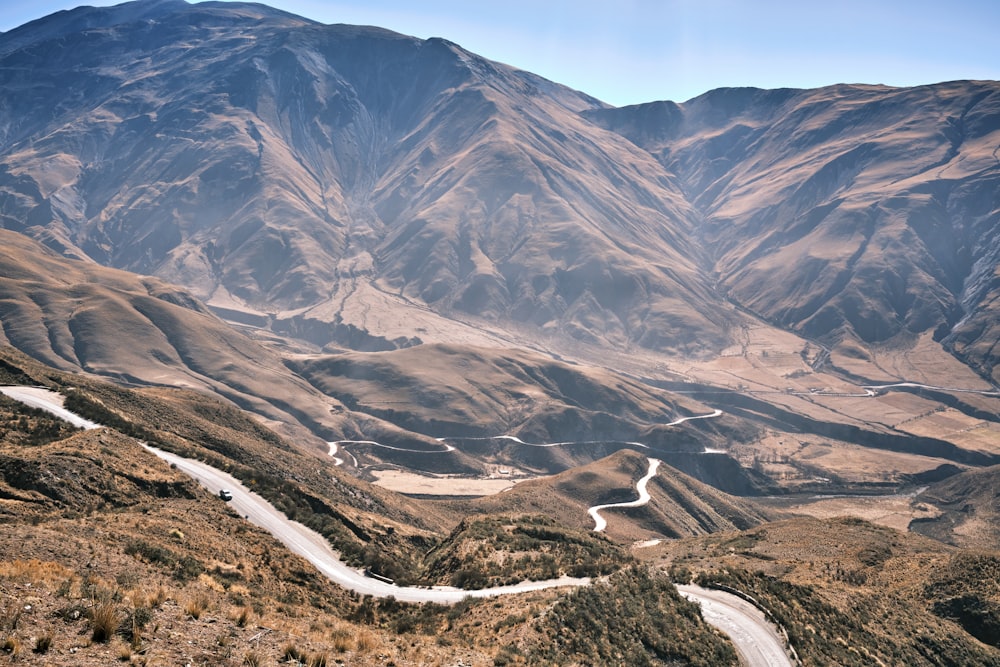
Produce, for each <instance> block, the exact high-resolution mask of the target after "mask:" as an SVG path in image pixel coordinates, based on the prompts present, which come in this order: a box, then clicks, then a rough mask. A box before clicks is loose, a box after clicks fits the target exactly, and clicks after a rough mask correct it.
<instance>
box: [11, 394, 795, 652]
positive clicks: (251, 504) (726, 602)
mask: <svg viewBox="0 0 1000 667" xmlns="http://www.w3.org/2000/svg"><path fill="white" fill-rule="evenodd" d="M0 392H2V393H3V394H5V395H7V396H9V397H11V398H13V399H15V400H18V401H21V402H22V403H25V404H27V405H29V406H31V407H35V408H40V409H42V410H46V411H48V412H50V413H52V414H54V415H56V416H58V417H60V418H62V419H65V420H66V421H68V422H70V423H72V424H74V425H75V426H77V427H79V428H85V429H94V428H101V425H100V424H96V423H94V422H92V421H89V420H86V419H83V418H82V417H80V416H79V415H76V414H73V413H72V412H70V411H68V410H66V409H65V408H64V407H63V397H62V396H60V395H59V394H57V393H55V392H52V391H49V390H47V389H44V388H38V387H0ZM706 416H707V415H706ZM689 419H690V418H689ZM330 445H331V452H330V453H331V455H333V454H335V453H336V450H335V449H333V447H334V444H333V443H330ZM143 447H145V448H146V449H147V450H148V451H150V452H151V453H153V454H155V455H156V456H158V457H159V458H161V459H163V460H164V461H166V462H167V463H170V464H172V465H174V466H176V467H177V469H178V470H180V471H181V472H184V473H185V474H187V475H189V476H191V477H193V478H194V479H195V480H196V481H198V483H200V484H201V485H202V486H204V487H205V488H206V489H208V490H209V491H211V492H212V493H213V494H215V493H217V492H218V491H219V490H220V489H228V490H229V491H231V492H232V495H233V498H232V500H231V501H230V502H229V506H230V507H231V508H232V509H233V510H234V511H235V512H238V513H239V514H240V515H241V516H243V517H245V518H246V519H247V520H248V521H250V522H251V523H253V524H255V525H257V526H260V527H261V528H263V529H265V530H267V531H268V532H270V533H271V534H272V535H273V536H274V537H275V538H277V539H278V541H280V542H281V543H283V544H284V545H285V546H286V547H288V548H289V549H290V550H291V551H293V552H295V553H297V554H299V555H300V556H302V557H303V558H305V559H306V560H308V561H309V562H310V563H312V564H313V565H314V566H315V567H316V569H317V570H319V571H320V572H321V573H322V574H323V575H325V576H326V577H328V578H329V579H330V580H331V581H333V582H335V583H337V584H339V585H341V586H343V587H345V588H347V589H349V590H352V591H355V592H357V593H359V594H361V595H372V596H374V597H394V598H395V599H397V600H400V601H402V602H415V603H419V602H435V603H438V604H454V603H456V602H459V601H461V600H463V599H465V598H488V597H496V596H499V595H510V594H515V593H525V592H529V591H536V590H541V589H546V588H556V587H565V586H585V585H588V584H590V583H591V581H590V579H589V578H580V579H576V578H571V577H562V578H560V579H549V580H546V581H525V582H522V583H520V584H515V585H513V586H496V587H493V588H484V589H480V590H462V589H458V588H453V587H448V586H435V587H430V588H417V587H408V586H397V585H395V584H390V583H388V582H384V581H380V580H378V579H373V578H371V577H366V576H365V575H364V574H363V572H361V571H359V570H357V569H354V568H352V567H350V566H348V565H347V564H346V563H344V562H343V561H341V560H340V559H339V557H338V556H337V554H336V553H335V552H334V551H333V549H332V548H331V547H330V544H329V543H328V542H327V541H326V540H325V539H324V538H323V537H322V536H321V535H320V534H319V533H317V532H315V531H313V530H311V529H309V528H307V527H306V526H304V525H302V524H300V523H298V522H296V521H292V520H290V519H288V518H287V517H286V516H285V515H284V514H282V513H281V512H279V511H278V510H277V509H275V508H274V506H272V505H271V504H270V503H269V502H267V501H266V500H265V499H264V498H263V497H261V496H259V495H257V494H256V493H254V492H253V491H251V490H249V489H248V488H247V487H245V486H244V485H243V484H242V483H241V482H239V480H237V479H236V478H234V477H233V476H232V475H229V474H228V473H225V472H223V471H221V470H217V469H216V468H213V467H211V466H209V465H208V464H206V463H202V462H200V461H195V460H192V459H186V458H184V457H181V456H177V455H176V454H172V453H170V452H166V451H163V450H161V449H157V448H155V447H151V446H149V445H147V444H145V443H143ZM659 463H660V461H659V460H657V459H652V458H651V459H649V471H648V472H647V473H646V476H645V477H643V478H642V479H641V480H639V482H638V483H637V484H636V489H637V490H638V491H639V499H638V500H636V501H633V502H631V503H615V504H611V505H599V506H596V507H592V508H590V510H589V511H590V512H591V516H593V517H594V521H595V523H599V524H600V528H601V529H603V527H604V525H606V522H605V521H604V519H603V518H602V517H601V516H600V515H599V514H598V512H599V510H601V509H607V508H609V507H638V506H640V505H642V504H645V503H647V502H649V493H648V492H647V491H646V484H647V483H648V482H649V480H650V479H652V478H653V476H654V475H655V474H656V470H657V468H658V467H659ZM219 502H222V501H221V500H220V501H219ZM595 530H597V528H595ZM678 590H679V592H680V593H681V594H682V595H684V596H685V597H687V598H689V599H692V600H695V601H697V602H699V603H700V604H701V606H702V616H703V617H704V619H705V621H706V622H707V623H709V624H711V625H713V626H715V627H717V628H718V629H719V630H721V631H722V632H724V633H726V634H727V635H728V636H729V637H730V639H731V640H732V641H733V644H734V645H735V646H736V650H737V651H738V653H739V654H740V656H741V658H742V659H743V660H744V661H745V663H746V665H748V666H749V667H791V666H792V662H791V661H790V660H789V659H788V657H787V656H786V655H785V653H784V649H783V642H782V640H781V638H780V636H779V635H778V633H777V631H776V630H775V628H774V627H773V626H772V625H771V624H770V623H768V622H767V620H766V619H765V618H764V615H763V614H762V613H761V612H760V611H759V610H757V609H756V608H755V607H753V605H750V604H749V603H747V602H745V601H744V600H742V599H741V598H739V597H737V596H735V595H730V594H728V593H723V592H721V591H714V590H707V589H703V588H699V587H697V586H678Z"/></svg>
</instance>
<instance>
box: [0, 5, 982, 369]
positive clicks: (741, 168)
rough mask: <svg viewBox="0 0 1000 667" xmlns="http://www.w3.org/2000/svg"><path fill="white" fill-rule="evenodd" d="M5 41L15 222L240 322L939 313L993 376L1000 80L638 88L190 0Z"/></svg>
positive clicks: (905, 327)
mask: <svg viewBox="0 0 1000 667" xmlns="http://www.w3.org/2000/svg"><path fill="white" fill-rule="evenodd" d="M0 58H2V60H0V77H2V78H0V83H2V88H0V91H2V92H0V110H2V112H3V114H4V117H5V118H7V121H6V122H5V123H4V127H3V128H2V131H0V210H2V215H3V218H2V220H3V225H4V226H5V227H7V228H10V229H14V230H16V231H19V232H22V233H25V234H28V235H30V236H32V237H34V238H36V239H38V240H40V241H42V242H43V243H45V244H47V245H49V246H50V247H52V248H55V249H57V250H58V251H59V252H61V253H62V254H64V255H66V256H70V257H75V258H80V259H85V260H90V261H94V262H97V263H100V264H103V265H107V266H113V267H116V268H120V269H125V270H128V271H132V272H135V273H140V274H144V275H155V276H157V277H160V278H162V279H164V280H167V281H169V282H172V283H175V284H178V285H182V286H184V287H185V288H187V289H188V290H190V291H191V292H192V294H193V295H194V296H195V297H197V298H198V299H200V300H202V301H204V302H205V303H207V304H208V305H209V306H210V307H212V308H214V309H216V312H218V313H220V314H222V315H223V316H224V317H227V318H229V319H232V320H236V321H242V322H245V323H248V324H253V325H257V326H264V327H266V328H269V329H270V330H271V331H275V332H279V333H281V334H283V335H290V336H293V337H298V338H302V339H305V340H308V341H311V342H313V343H315V344H317V345H320V346H323V345H334V346H338V347H354V348H365V347H367V348H369V349H386V348H389V347H399V346H406V345H413V344H415V343H417V342H418V341H425V340H426V341H432V342H448V341H454V340H455V339H456V338H460V337H461V336H462V332H461V331H460V330H458V324H457V323H462V324H466V325H469V324H471V325H473V326H476V325H479V324H481V323H482V324H485V325H487V326H486V327H481V328H486V329H493V330H494V331H495V332H496V334H497V335H503V334H508V335H509V332H511V331H516V332H518V333H519V334H521V335H523V336H525V337H528V338H529V339H535V340H538V339H541V340H545V341H551V342H547V345H548V346H549V347H552V348H555V349H559V348H560V347H563V348H569V349H572V344H573V343H574V342H578V341H579V342H583V343H588V344H592V345H596V346H598V347H601V346H615V347H620V348H630V347H633V346H635V347H639V348H645V349H651V350H656V351H658V352H664V353H670V354H681V355H689V356H691V355H693V356H699V355H702V356H704V355H712V354H716V353H718V352H719V351H720V350H722V349H723V348H725V347H726V345H727V344H729V343H730V342H731V341H732V340H733V338H734V336H733V332H734V331H736V330H738V329H739V327H740V326H741V325H742V324H746V323H747V322H748V321H749V322H755V321H759V320H763V321H764V322H766V323H768V324H769V325H774V326H780V327H783V328H787V329H790V330H792V331H795V332H798V333H800V334H802V335H804V336H807V337H809V338H813V339H818V340H821V341H824V342H826V343H829V344H836V343H838V342H841V341H844V340H850V341H861V342H863V343H870V344H883V343H886V342H887V341H901V340H903V339H905V338H907V337H912V336H914V335H919V334H921V333H923V332H927V331H930V332H933V333H934V336H935V338H936V339H937V340H940V341H941V342H942V344H943V345H945V346H946V347H947V349H949V350H951V351H953V352H954V353H956V354H958V355H959V356H960V357H961V358H962V359H964V360H965V361H966V362H967V363H969V364H970V365H971V366H972V367H973V368H975V369H976V370H977V371H978V372H980V373H982V374H983V375H984V376H986V377H990V376H991V373H992V368H993V363H994V358H995V352H994V348H995V345H996V342H997V331H996V327H995V322H996V321H997V317H996V313H995V310H994V307H995V303H996V299H997V289H998V282H997V276H996V266H997V263H998V259H1000V258H998V256H997V253H998V252H1000V251H998V249H997V248H998V245H1000V243H998V240H997V230H998V225H997V216H998V212H997V211H998V203H997V200H996V192H997V191H998V187H997V185H998V184H997V174H998V160H997V156H996V147H997V134H996V133H997V132H998V125H1000V96H998V92H997V84H996V83H993V82H971V81H970V82H954V83H947V84H940V85H934V86H926V87H921V88H914V89H893V88H887V87H880V86H846V85H841V86H833V87H829V88H823V89H818V90H773V91H765V90H756V89H722V90H716V91H711V92H709V93H706V94H705V95H702V96H700V97H697V98H695V99H693V100H690V101H688V102H686V103H684V104H675V103H670V102H656V103H651V104H648V105H640V106H635V107H625V108H620V109H619V108H611V107H609V106H608V105H606V104H604V103H602V102H600V101H598V100H596V99H593V98H591V97H588V96H587V95H585V94H582V93H579V92H576V91H573V90H570V89H567V88H565V87H562V86H559V85H557V84H554V83H551V82H548V81H545V80H543V79H541V78H539V77H537V76H535V75H532V74H529V73H527V72H523V71H518V70H515V69H513V68H510V67H507V66H504V65H502V64H499V63H494V62H490V61H487V60H485V59H483V58H481V57H478V56H476V55H475V54H472V53H469V52H467V51H465V50H463V49H462V48H461V47H459V46H457V45H455V44H452V43H449V42H447V41H444V40H441V39H430V40H419V39H414V38H410V37H405V36H402V35H398V34H395V33H391V32H388V31H385V30H381V29H376V28H363V27H353V26H343V25H331V26H327V25H321V24H317V23H313V22H311V21H308V20H305V19H301V18H299V17H295V16H291V15H288V14H284V13H282V12H279V11H276V10H272V9H269V8H267V7H264V6H261V5H249V4H238V3H211V2H208V3H199V4H197V5H189V4H187V3H185V2H183V1H182V0H162V1H156V2H136V3H126V4H124V5H119V6H117V7H114V8H106V9H94V8H80V9H77V10H73V11H70V12H63V13H60V14H56V15H54V16H52V17H48V18H46V19H40V20H38V21H35V22H32V23H29V24H27V25H25V26H22V27H20V28H17V29H15V30H12V31H10V32H8V33H5V34H4V35H3V36H2V38H0ZM479 335H480V336H482V335H483V334H479Z"/></svg>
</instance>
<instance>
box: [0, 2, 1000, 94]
mask: <svg viewBox="0 0 1000 667" xmlns="http://www.w3.org/2000/svg"><path fill="white" fill-rule="evenodd" d="M78 4H91V5H112V4H117V2H106V1H102V0H97V1H95V0H91V1H90V2H87V3H80V2H72V1H66V0H30V1H23V0H0V30H9V29H10V28H13V27H16V26H18V25H20V24H22V23H25V22H27V21H30V20H32V19H35V18H39V17H41V16H44V15H46V14H49V13H52V12H55V11H58V10H60V9H68V8H71V7H74V6H76V5H78ZM265 4H269V5H271V6H273V7H279V8H282V9H285V10H286V11H290V12H292V13H295V14H300V15H302V16H306V17H308V18H311V19H314V20H317V21H321V22H323V23H355V24H366V25H377V26H381V27H384V28H389V29H391V30H395V31H397V32H402V33H405V34H408V35H414V36H417V37H424V38H426V37H444V38H446V39H448V40H451V41H453V42H456V43H458V44H460V45H462V46H463V47H465V48H466V49H468V50H470V51H473V52H475V53H478V54H480V55H483V56H485V57H487V58H491V59H493V60H499V61H501V62H505V63H507V64H510V65H513V66H515V67H519V68H522V69H526V70H530V71H532V72H534V73H536V74H540V75H541V76H544V77H546V78H549V79H552V80H554V81H557V82H559V83H562V84H565V85H568V86H571V87H573V88H577V89H579V90H582V91H584V92H586V93H589V94H591V95H593V96H595V97H597V98H600V99H602V100H604V101H605V102H608V103H611V104H615V105H619V106H621V105H626V104H636V103H640V102H649V101H653V100H666V99H669V100H674V101H678V102H680V101H684V100H687V99H689V98H691V97H694V96H696V95H699V94H701V93H703V92H705V91H707V90H711V89H712V88H718V87H720V86H758V87H763V88H780V87H795V88H813V87H818V86H824V85H829V84H832V83H884V84H888V85H895V86H911V85H920V84H924V83H936V82H939V81H947V80H952V79H1000V37H998V35H1000V0H951V1H949V2H941V1H940V0H936V1H927V0H836V1H834V2H809V1H805V2H802V1H798V2H790V1H789V2H786V1H777V0H606V1H596V0H503V1H502V2H495V1H493V0H473V1H472V2H470V1H469V0H421V1H420V2H416V1H414V0H357V1H352V2H336V1H322V0H266V1H265Z"/></svg>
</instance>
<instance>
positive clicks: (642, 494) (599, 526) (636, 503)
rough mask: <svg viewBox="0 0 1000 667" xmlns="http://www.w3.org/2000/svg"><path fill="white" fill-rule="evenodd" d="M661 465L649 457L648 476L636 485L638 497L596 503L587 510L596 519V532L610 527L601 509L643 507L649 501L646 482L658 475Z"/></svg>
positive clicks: (657, 460)
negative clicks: (603, 503)
mask: <svg viewBox="0 0 1000 667" xmlns="http://www.w3.org/2000/svg"><path fill="white" fill-rule="evenodd" d="M659 467H660V460H659V459H653V458H651V459H649V471H648V472H646V476H645V477H643V478H642V479H640V480H639V481H638V482H637V483H636V485H635V490H636V491H638V492H639V498H638V499H636V500H630V501H628V502H624V503H608V504H607V505H594V506H593V507H591V508H590V509H588V510H587V514H589V515H590V517H591V518H592V519H593V520H594V532H595V533H600V532H602V531H603V530H604V529H605V528H607V527H608V522H607V521H605V520H604V517H602V516H601V514H600V512H601V510H606V509H610V508H612V507H642V506H643V505H645V504H646V503H648V502H649V491H647V490H646V484H648V483H649V480H651V479H653V476H654V475H656V470H657V468H659Z"/></svg>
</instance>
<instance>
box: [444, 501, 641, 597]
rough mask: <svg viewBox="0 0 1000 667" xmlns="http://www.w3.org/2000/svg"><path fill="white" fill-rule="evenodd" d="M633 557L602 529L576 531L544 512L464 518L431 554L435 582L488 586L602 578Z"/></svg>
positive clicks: (466, 585)
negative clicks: (566, 577)
mask: <svg viewBox="0 0 1000 667" xmlns="http://www.w3.org/2000/svg"><path fill="white" fill-rule="evenodd" d="M630 561H631V556H630V555H629V554H628V553H627V552H625V551H624V550H623V549H622V548H621V547H619V546H617V545H615V544H614V543H612V542H611V541H610V540H608V539H607V538H606V537H604V536H603V535H601V534H596V533H593V532H591V531H582V530H573V529H568V528H565V527H562V526H560V525H559V524H558V523H556V521H555V520H553V519H551V518H548V517H542V516H513V517H504V516H480V517H472V518H468V519H465V520H463V521H462V522H461V523H460V524H459V525H458V527H457V528H455V530H454V531H452V533H451V535H449V536H448V538H447V539H445V540H444V541H443V542H442V544H441V545H440V546H438V547H437V548H435V549H434V550H432V551H431V552H430V554H429V555H428V561H427V565H426V569H427V572H428V576H431V577H434V579H433V580H434V581H435V583H442V584H451V585H453V586H457V587H459V588H469V589H474V588H485V587H487V586H497V585H505V584H513V583H517V582H519V581H524V580H526V579H530V580H540V579H553V578H556V577H560V576H563V575H568V576H571V577H597V576H601V575H604V574H608V573H610V572H614V571H616V570H618V569H620V568H621V567H622V566H623V565H625V564H627V563H628V562H630Z"/></svg>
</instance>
